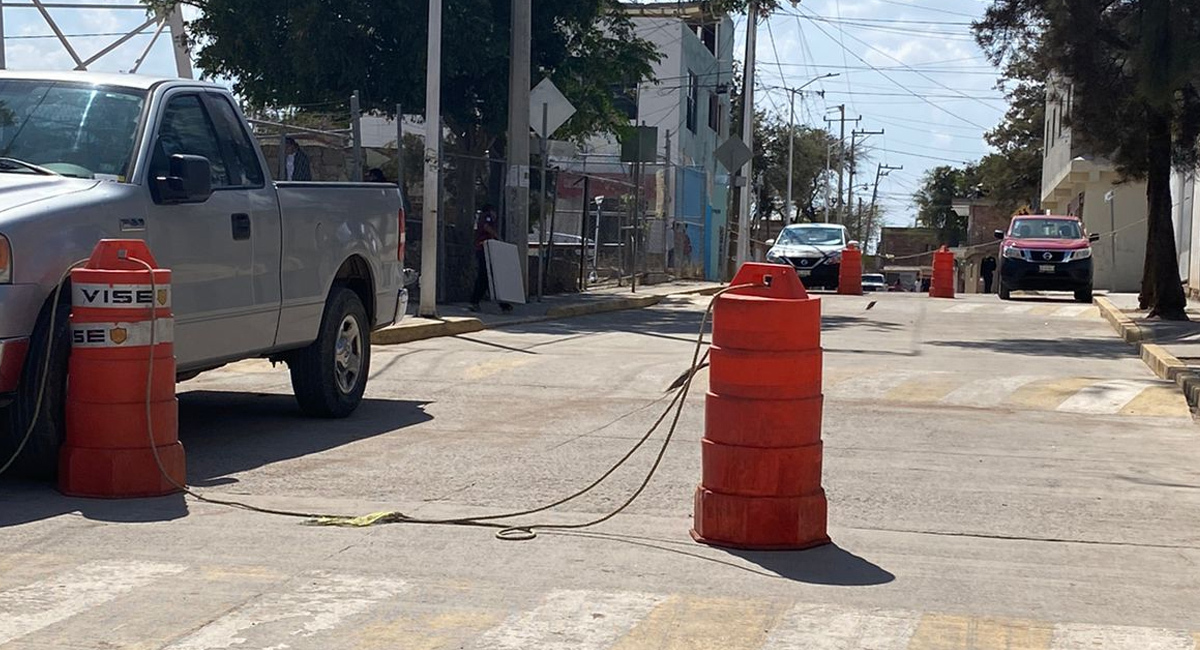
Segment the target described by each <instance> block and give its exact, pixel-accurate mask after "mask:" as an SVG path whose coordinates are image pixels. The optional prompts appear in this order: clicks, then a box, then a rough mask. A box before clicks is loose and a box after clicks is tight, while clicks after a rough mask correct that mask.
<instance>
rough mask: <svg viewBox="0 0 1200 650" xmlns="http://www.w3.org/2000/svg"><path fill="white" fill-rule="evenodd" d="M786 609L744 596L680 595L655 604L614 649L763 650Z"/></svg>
mask: <svg viewBox="0 0 1200 650" xmlns="http://www.w3.org/2000/svg"><path fill="white" fill-rule="evenodd" d="M782 609H783V608H782V607H778V606H776V605H775V604H774V603H763V602H753V601H747V600H744V599H743V600H732V599H728V598H693V597H678V596H677V597H673V598H670V599H669V600H667V601H665V602H663V603H662V604H661V605H659V606H658V607H655V608H654V610H653V611H651V612H650V614H649V615H648V616H647V617H646V618H645V619H643V620H642V621H641V622H640V623H638V624H637V626H636V627H634V628H633V630H632V631H631V632H630V633H629V634H628V635H627V636H625V637H624V638H622V639H621V640H620V641H619V642H617V644H616V645H615V646H613V649H612V650H645V649H646V648H655V650H693V649H695V648H720V649H721V650H759V649H760V648H762V645H763V643H764V642H765V641H766V637H767V631H768V630H770V629H771V628H772V627H774V626H775V623H776V622H777V619H778V618H779V616H780V615H781V614H782V613H783V612H782Z"/></svg>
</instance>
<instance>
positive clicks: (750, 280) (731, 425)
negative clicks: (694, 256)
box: [692, 263, 829, 550]
mask: <svg viewBox="0 0 1200 650" xmlns="http://www.w3.org/2000/svg"><path fill="white" fill-rule="evenodd" d="M742 284H753V285H756V286H754V287H753V288H745V289H737V290H735V291H731V292H730V293H726V294H723V295H721V296H720V297H718V298H717V302H716V305H715V306H714V308H713V333H712V349H711V351H710V353H709V359H710V364H711V365H710V368H709V370H710V379H709V393H708V396H707V398H706V401H705V418H704V438H703V440H702V441H701V465H702V472H701V474H702V477H701V483H700V486H699V487H698V488H697V489H696V496H695V517H694V522H693V525H694V528H693V529H692V537H693V538H694V539H696V541H699V542H702V543H705V544H712V545H714V546H722V547H729V548H741V549H761V550H768V549H778V550H785V549H792V550H795V549H804V548H810V547H813V546H819V545H821V544H827V543H829V536H828V534H827V533H826V519H827V504H826V500H825V491H824V490H823V489H822V488H821V461H822V449H821V417H822V406H823V401H824V398H823V397H822V395H821V366H822V350H821V303H820V301H819V300H817V299H815V298H810V297H809V296H808V293H807V292H806V291H805V290H804V285H803V284H801V282H800V278H799V277H798V276H797V275H796V273H795V272H793V270H792V269H791V268H790V267H788V266H786V265H776V264H755V263H750V264H746V265H744V266H742V268H741V269H740V270H739V271H738V274H737V276H736V277H735V278H734V279H733V282H732V285H734V286H736V285H742Z"/></svg>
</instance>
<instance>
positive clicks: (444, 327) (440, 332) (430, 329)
mask: <svg viewBox="0 0 1200 650" xmlns="http://www.w3.org/2000/svg"><path fill="white" fill-rule="evenodd" d="M484 329H485V326H484V324H483V321H481V320H479V319H478V318H453V317H451V318H444V319H441V320H436V321H432V322H428V323H425V322H422V323H410V324H408V325H399V326H397V327H389V328H386V329H382V330H378V331H376V332H372V333H371V343H374V344H375V345H399V344H401V343H412V342H413V341H423V340H425V339H433V338H438V337H441V336H457V335H459V334H470V333H471V332H479V331H482V330H484Z"/></svg>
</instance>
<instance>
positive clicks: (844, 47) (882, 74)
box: [813, 23, 987, 131]
mask: <svg viewBox="0 0 1200 650" xmlns="http://www.w3.org/2000/svg"><path fill="white" fill-rule="evenodd" d="M813 27H816V28H817V29H818V30H820V31H821V33H822V34H825V36H827V37H828V38H829V39H830V40H835V39H834V38H833V36H832V35H830V34H829V32H826V31H825V29H824V28H822V27H821V26H820V25H817V24H815V23H814V24H813ZM842 51H843V52H848V53H850V54H851V55H853V56H854V58H856V59H858V60H859V61H860V62H862V64H863V65H868V66H869V65H871V64H870V62H868V61H867V60H866V59H864V58H862V57H861V56H859V55H858V53H857V52H853V51H851V50H850V49H848V48H846V46H844V45H843V46H842ZM889 56H891V55H889ZM900 63H903V61H901V62H900ZM878 72H879V75H880V76H882V77H883V78H884V79H887V80H888V81H890V82H892V83H893V84H895V85H896V86H897V87H899V88H900V89H901V90H904V91H907V92H908V93H909V94H911V95H912V96H913V97H916V98H917V99H920V100H922V101H924V103H926V104H929V105H930V106H932V107H934V108H935V109H937V110H939V111H941V112H943V113H945V114H947V115H950V116H952V117H953V118H954V119H956V120H961V121H962V122H965V123H966V124H970V125H971V126H973V127H975V128H977V129H980V130H983V131H986V130H987V127H985V126H982V125H980V124H976V123H975V122H972V121H971V120H968V119H967V118H965V117H963V116H961V115H959V114H958V113H955V112H954V111H951V110H949V109H948V108H946V107H945V106H942V105H940V104H937V103H934V102H931V101H929V100H928V99H925V98H924V97H921V96H920V95H918V94H917V93H915V92H912V91H911V90H909V89H908V88H907V87H906V86H905V85H904V84H902V83H900V82H898V81H896V80H895V79H892V78H891V77H890V76H888V75H887V74H885V73H884V72H882V71H878Z"/></svg>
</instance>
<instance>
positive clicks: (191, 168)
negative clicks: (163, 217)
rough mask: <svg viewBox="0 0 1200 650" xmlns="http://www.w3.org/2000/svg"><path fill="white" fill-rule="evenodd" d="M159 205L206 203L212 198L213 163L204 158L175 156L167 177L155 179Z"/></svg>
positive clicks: (172, 157)
mask: <svg viewBox="0 0 1200 650" xmlns="http://www.w3.org/2000/svg"><path fill="white" fill-rule="evenodd" d="M152 186H153V189H154V198H155V200H156V201H157V202H158V203H165V204H176V203H204V202H205V201H207V200H208V198H209V197H210V196H212V163H210V162H208V158H205V157H204V156H191V155H187V154H175V155H173V156H171V162H170V165H169V167H168V171H167V175H166V176H158V177H155V179H154V183H153V185H152Z"/></svg>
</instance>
